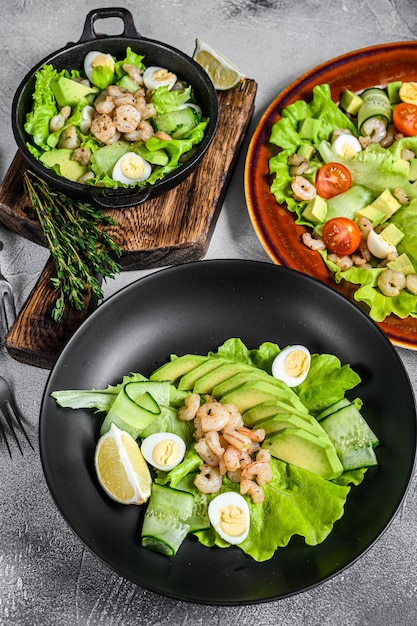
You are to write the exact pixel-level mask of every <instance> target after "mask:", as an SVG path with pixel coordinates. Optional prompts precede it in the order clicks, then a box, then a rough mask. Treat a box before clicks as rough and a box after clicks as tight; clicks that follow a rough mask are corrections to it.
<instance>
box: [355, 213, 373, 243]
mask: <svg viewBox="0 0 417 626" xmlns="http://www.w3.org/2000/svg"><path fill="white" fill-rule="evenodd" d="M358 227H359V230H360V231H361V237H362V239H367V238H368V235H369V233H370V232H371V230H372V228H373V227H372V222H371V220H368V218H367V217H360V218H359V219H358Z"/></svg>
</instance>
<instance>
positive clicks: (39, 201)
mask: <svg viewBox="0 0 417 626" xmlns="http://www.w3.org/2000/svg"><path fill="white" fill-rule="evenodd" d="M24 184H25V189H26V191H27V193H28V195H29V198H30V201H31V203H32V206H33V209H34V210H35V212H36V215H37V217H38V219H39V222H40V225H41V227H42V232H43V235H44V237H45V241H46V244H47V246H48V248H49V250H50V252H51V256H52V259H53V261H54V263H55V269H56V276H54V277H52V278H51V281H52V284H53V286H54V290H55V291H56V293H57V298H56V301H55V304H54V308H53V311H52V317H53V319H54V320H55V321H59V320H60V319H62V317H63V315H64V312H65V310H66V307H67V305H70V306H72V307H73V308H75V309H78V310H82V309H83V308H84V307H85V293H86V291H87V290H88V289H90V290H91V293H92V294H93V295H94V296H95V297H96V298H98V299H101V298H102V297H103V292H102V289H101V284H100V282H99V277H101V278H103V279H105V278H114V276H115V274H117V273H118V272H119V271H120V265H119V263H118V262H117V261H116V260H115V259H116V258H117V257H120V256H121V250H120V247H119V246H118V245H117V244H116V243H115V242H114V241H113V239H112V237H111V236H110V235H109V234H108V233H107V232H106V231H105V230H104V228H103V227H104V226H112V225H116V222H115V220H114V219H113V218H111V217H110V216H106V215H104V214H103V212H102V211H101V209H100V208H99V207H95V206H93V205H91V204H88V203H84V202H80V201H77V200H72V199H70V198H68V197H67V196H66V195H65V194H63V193H60V192H58V191H56V190H54V189H52V188H51V187H50V186H49V185H48V184H47V183H45V182H44V181H43V180H42V179H41V178H39V177H38V176H37V175H36V174H34V173H33V172H31V171H27V172H25V173H24Z"/></svg>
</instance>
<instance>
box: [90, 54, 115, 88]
mask: <svg viewBox="0 0 417 626" xmlns="http://www.w3.org/2000/svg"><path fill="white" fill-rule="evenodd" d="M99 66H106V67H108V68H109V69H111V71H112V72H114V59H113V57H112V55H111V54H106V53H105V52H98V51H97V50H92V51H91V52H89V53H88V54H87V55H86V57H85V59H84V72H85V75H86V76H87V78H88V80H89V81H90V82H91V78H92V76H93V70H94V69H95V68H96V67H99Z"/></svg>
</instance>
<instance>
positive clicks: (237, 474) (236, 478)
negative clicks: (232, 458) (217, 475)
mask: <svg viewBox="0 0 417 626" xmlns="http://www.w3.org/2000/svg"><path fill="white" fill-rule="evenodd" d="M227 478H228V479H229V480H231V481H232V483H240V481H241V480H242V470H241V469H237V470H235V471H233V472H231V471H228V472H227Z"/></svg>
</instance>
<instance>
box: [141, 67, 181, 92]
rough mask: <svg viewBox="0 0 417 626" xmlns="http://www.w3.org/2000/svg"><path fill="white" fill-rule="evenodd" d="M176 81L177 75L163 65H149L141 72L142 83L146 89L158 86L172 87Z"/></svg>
mask: <svg viewBox="0 0 417 626" xmlns="http://www.w3.org/2000/svg"><path fill="white" fill-rule="evenodd" d="M176 82H177V77H176V76H175V74H173V73H172V72H169V71H168V70H167V69H165V68H164V67H158V66H156V65H151V66H150V67H147V68H146V70H145V71H144V73H143V83H144V85H145V87H146V89H158V87H168V89H172V88H173V86H174V85H175V83H176Z"/></svg>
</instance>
